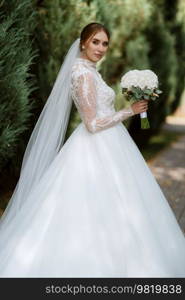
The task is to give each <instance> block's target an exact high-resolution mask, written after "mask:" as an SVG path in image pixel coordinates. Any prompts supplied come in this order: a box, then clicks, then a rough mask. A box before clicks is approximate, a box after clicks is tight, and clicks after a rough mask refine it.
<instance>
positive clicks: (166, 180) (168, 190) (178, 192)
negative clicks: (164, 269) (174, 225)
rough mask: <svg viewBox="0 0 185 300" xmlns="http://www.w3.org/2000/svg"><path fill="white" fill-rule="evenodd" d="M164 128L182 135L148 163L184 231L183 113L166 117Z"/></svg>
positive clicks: (184, 150) (184, 165)
mask: <svg viewBox="0 0 185 300" xmlns="http://www.w3.org/2000/svg"><path fill="white" fill-rule="evenodd" d="M164 129H165V130H169V131H176V132H184V135H182V136H179V138H178V140H177V141H175V142H173V143H172V144H171V145H170V147H168V148H167V149H165V150H163V151H161V152H159V154H158V155H157V156H156V157H155V158H154V159H152V160H149V161H148V165H149V167H150V169H151V171H152V173H153V174H154V176H155V178H156V180H157V181H158V183H159V185H160V186H161V189H162V191H163V193H164V195H165V197H166V199H167V200H168V202H169V204H170V206H171V208H172V209H173V212H174V213H175V216H176V218H177V221H178V223H179V225H180V227H181V229H182V230H183V231H184V233H185V113H184V114H182V111H181V113H180V112H178V113H176V115H174V116H170V117H168V118H167V120H166V123H165V124H164Z"/></svg>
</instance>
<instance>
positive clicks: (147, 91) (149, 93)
mask: <svg viewBox="0 0 185 300" xmlns="http://www.w3.org/2000/svg"><path fill="white" fill-rule="evenodd" d="M144 93H145V94H147V95H151V94H152V90H150V89H144Z"/></svg>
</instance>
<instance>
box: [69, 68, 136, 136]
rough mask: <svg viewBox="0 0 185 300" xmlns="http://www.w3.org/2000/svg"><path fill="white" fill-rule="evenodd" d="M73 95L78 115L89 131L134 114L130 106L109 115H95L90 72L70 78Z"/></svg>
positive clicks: (94, 93)
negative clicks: (99, 116) (98, 116)
mask: <svg viewBox="0 0 185 300" xmlns="http://www.w3.org/2000/svg"><path fill="white" fill-rule="evenodd" d="M72 84H73V96H74V101H75V104H76V106H77V109H78V111H79V113H80V116H81V118H82V120H83V122H84V124H85V125H86V128H87V129H88V131H90V132H91V133H95V132H98V131H100V130H103V129H107V128H110V127H112V126H114V125H116V124H117V123H119V122H122V121H123V120H126V119H127V118H129V117H131V116H133V115H134V111H133V110H132V108H131V107H129V108H124V109H121V110H120V111H118V112H115V113H112V114H111V115H109V116H106V117H101V118H97V117H96V99H97V98H96V97H97V96H96V86H95V82H94V78H93V74H92V73H91V72H85V73H83V74H81V75H79V76H78V77H77V78H73V79H72Z"/></svg>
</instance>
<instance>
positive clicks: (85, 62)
mask: <svg viewBox="0 0 185 300" xmlns="http://www.w3.org/2000/svg"><path fill="white" fill-rule="evenodd" d="M77 60H78V61H81V62H83V63H84V64H85V65H86V66H89V67H93V68H95V69H96V64H97V63H96V62H93V61H91V60H89V59H87V58H83V57H78V58H77Z"/></svg>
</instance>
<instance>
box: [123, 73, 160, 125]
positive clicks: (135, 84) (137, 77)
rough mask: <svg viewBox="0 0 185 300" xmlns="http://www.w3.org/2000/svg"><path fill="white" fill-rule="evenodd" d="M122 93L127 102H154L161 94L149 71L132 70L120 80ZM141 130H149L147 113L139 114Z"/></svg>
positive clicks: (153, 76) (155, 80)
mask: <svg viewBox="0 0 185 300" xmlns="http://www.w3.org/2000/svg"><path fill="white" fill-rule="evenodd" d="M121 87H122V93H123V94H124V95H125V96H126V98H127V100H134V101H141V100H143V99H144V100H148V101H149V100H156V99H157V97H159V94H161V93H162V91H160V90H159V89H158V77H157V75H156V74H155V73H154V72H152V71H151V70H141V71H140V70H132V71H129V72H127V73H126V74H125V75H123V76H122V78H121ZM140 118H141V128H142V129H147V128H150V124H149V121H148V118H147V112H143V113H140Z"/></svg>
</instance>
